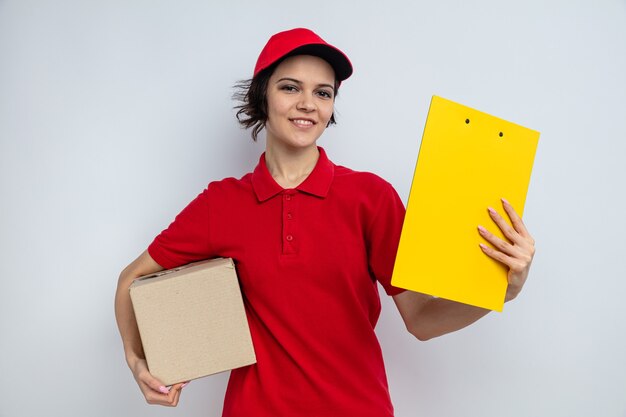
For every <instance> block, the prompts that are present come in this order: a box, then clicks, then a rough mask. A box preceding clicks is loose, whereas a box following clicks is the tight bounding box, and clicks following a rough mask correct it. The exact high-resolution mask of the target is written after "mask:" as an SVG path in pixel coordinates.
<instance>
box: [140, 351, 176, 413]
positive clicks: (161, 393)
mask: <svg viewBox="0 0 626 417" xmlns="http://www.w3.org/2000/svg"><path fill="white" fill-rule="evenodd" d="M131 371H132V372H133V376H134V377H135V381H137V385H139V389H140V390H141V392H142V393H143V396H144V397H145V398H146V401H147V402H148V404H153V405H164V406H167V407H176V406H177V405H178V401H179V399H180V393H181V392H182V389H183V387H184V386H185V385H186V384H185V383H180V384H174V385H172V386H171V387H169V388H168V387H166V386H165V385H163V383H162V382H161V381H159V380H158V379H157V378H155V377H154V376H152V374H151V373H150V372H149V371H148V364H147V363H146V360H145V359H137V360H135V361H134V364H133V365H132V366H131Z"/></svg>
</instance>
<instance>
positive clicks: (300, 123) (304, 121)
mask: <svg viewBox="0 0 626 417" xmlns="http://www.w3.org/2000/svg"><path fill="white" fill-rule="evenodd" d="M293 122H294V123H295V124H297V125H303V126H310V125H312V124H313V122H312V121H310V120H301V119H294V120H293Z"/></svg>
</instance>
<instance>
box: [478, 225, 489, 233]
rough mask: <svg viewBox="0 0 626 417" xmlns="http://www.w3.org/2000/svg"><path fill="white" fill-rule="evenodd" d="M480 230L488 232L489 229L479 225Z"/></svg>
mask: <svg viewBox="0 0 626 417" xmlns="http://www.w3.org/2000/svg"><path fill="white" fill-rule="evenodd" d="M478 230H480V231H481V232H486V231H487V229H485V228H484V227H482V226H478Z"/></svg>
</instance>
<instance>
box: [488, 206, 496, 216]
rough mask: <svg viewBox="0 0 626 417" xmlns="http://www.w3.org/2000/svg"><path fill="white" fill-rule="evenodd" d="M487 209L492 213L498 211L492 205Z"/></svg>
mask: <svg viewBox="0 0 626 417" xmlns="http://www.w3.org/2000/svg"><path fill="white" fill-rule="evenodd" d="M487 210H489V213H491V214H496V211H495V210H494V209H492V208H491V207H489V208H488V209H487Z"/></svg>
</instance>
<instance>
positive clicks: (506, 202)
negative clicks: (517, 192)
mask: <svg viewBox="0 0 626 417" xmlns="http://www.w3.org/2000/svg"><path fill="white" fill-rule="evenodd" d="M502 202H503V203H504V204H508V205H509V206H510V205H511V203H509V202H508V201H507V200H506V198H503V199H502Z"/></svg>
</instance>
